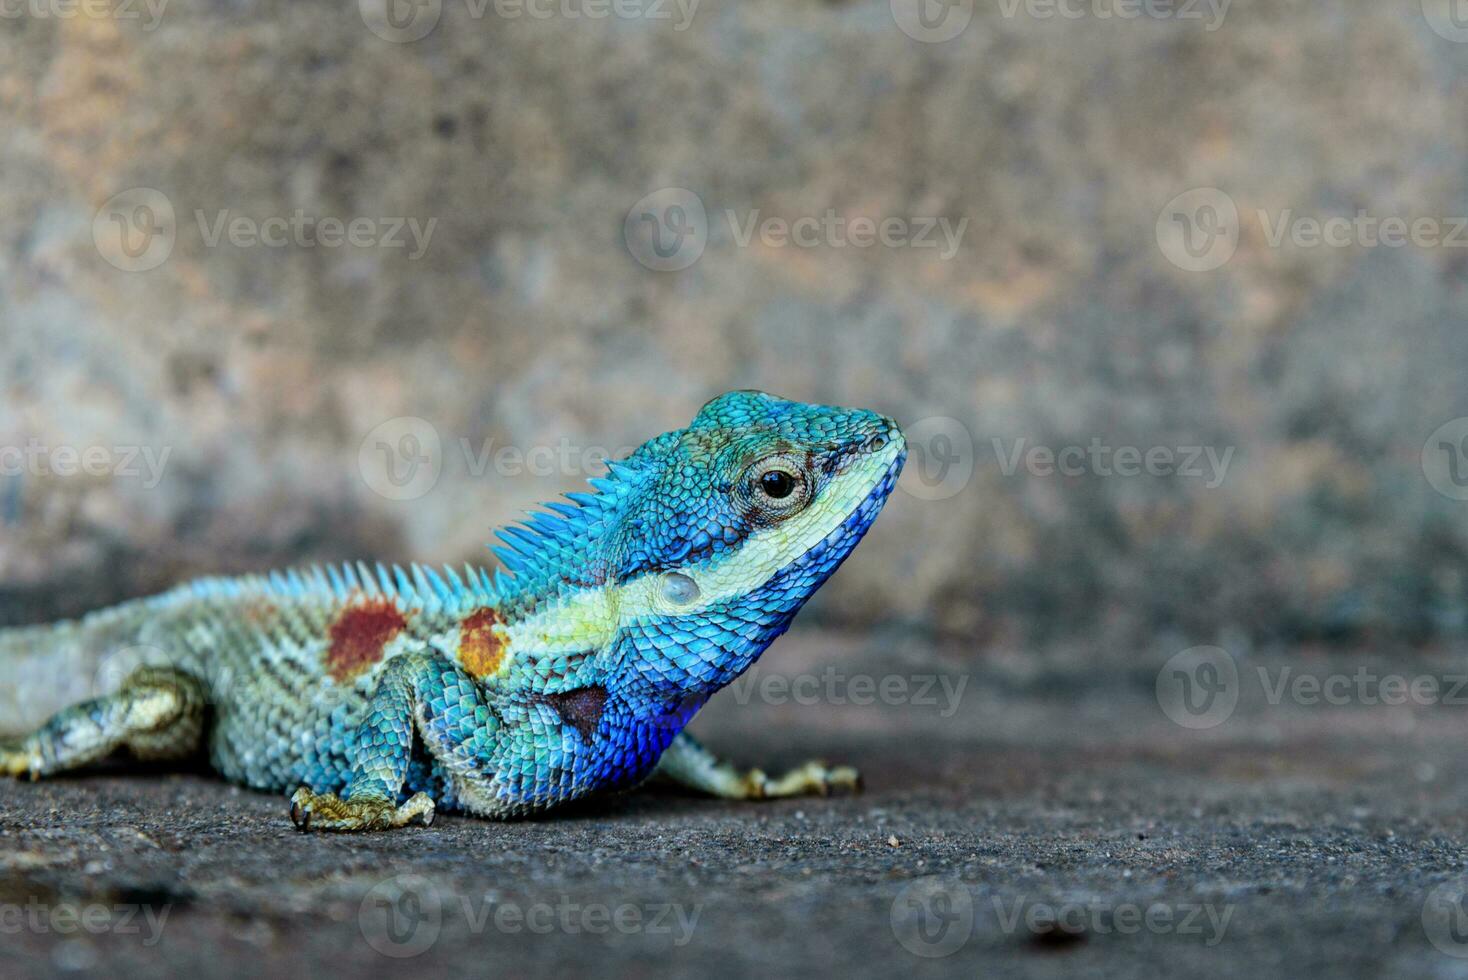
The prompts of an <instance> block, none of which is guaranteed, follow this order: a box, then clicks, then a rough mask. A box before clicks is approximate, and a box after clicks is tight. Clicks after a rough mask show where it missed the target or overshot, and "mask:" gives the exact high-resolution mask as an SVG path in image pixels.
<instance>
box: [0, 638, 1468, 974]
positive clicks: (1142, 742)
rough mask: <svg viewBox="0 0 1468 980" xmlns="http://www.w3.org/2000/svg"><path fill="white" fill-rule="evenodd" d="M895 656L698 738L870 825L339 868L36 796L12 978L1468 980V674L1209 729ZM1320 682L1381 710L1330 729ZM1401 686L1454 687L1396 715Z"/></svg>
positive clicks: (463, 835)
mask: <svg viewBox="0 0 1468 980" xmlns="http://www.w3.org/2000/svg"><path fill="white" fill-rule="evenodd" d="M889 639H890V638H886V639H884V638H882V637H869V638H860V637H840V636H830V635H825V634H820V633H810V632H806V633H798V634H796V635H793V636H791V637H789V638H787V639H786V640H784V641H782V642H781V643H780V644H779V645H778V646H777V647H776V648H775V649H774V650H772V651H771V653H770V654H769V655H768V656H767V658H766V662H765V663H764V664H762V665H761V666H760V668H759V671H760V672H759V673H757V674H756V675H755V677H754V678H753V679H752V683H748V684H746V686H744V687H742V688H734V689H730V690H727V691H725V692H724V693H723V694H721V695H720V696H719V698H718V699H716V700H715V702H714V703H713V704H711V705H710V706H709V708H708V709H706V711H705V712H704V714H703V715H701V716H700V718H699V719H698V722H697V723H696V725H695V729H696V730H697V731H698V732H699V733H700V734H701V735H703V736H704V738H705V740H706V741H707V742H709V743H710V744H711V745H713V746H714V747H716V748H719V749H722V750H723V751H725V752H727V753H729V754H732V755H733V756H734V757H736V758H737V759H738V760H740V761H742V762H747V763H753V762H756V761H758V762H761V763H770V764H784V765H789V764H792V763H794V762H796V761H798V760H800V759H802V758H804V757H806V756H808V755H813V754H814V755H822V756H826V757H829V758H832V759H839V760H841V761H845V762H851V763H853V764H856V765H858V766H859V767H860V768H862V770H863V772H864V774H865V777H866V781H867V787H866V791H865V792H864V793H863V794H861V795H859V796H855V797H843V798H831V799H802V800H791V801H779V802H768V803H757V804H734V803H724V802H718V801H711V800H705V799H699V798H695V797H691V796H686V795H682V794H680V793H677V792H674V791H671V790H657V791H644V792H641V793H638V794H635V795H632V796H629V797H624V798H621V799H617V800H613V801H610V802H606V803H602V804H598V805H594V806H584V807H582V808H580V809H577V810H574V811H573V812H570V813H567V814H564V815H558V816H555V817H552V818H547V819H542V820H536V821H526V822H518V823H509V824H496V823H489V822H485V821H480V820H474V819H467V818H460V817H448V816H441V817H440V818H439V819H438V820H437V821H436V822H435V823H434V824H433V826H432V827H430V828H414V829H410V830H406V831H401V832H396V833H387V834H380V835H371V836H314V835H304V834H300V833H297V832H296V831H295V830H293V829H292V827H291V824H290V821H289V819H288V818H287V813H286V811H287V806H286V804H285V802H284V800H283V799H280V798H276V797H273V796H269V795H263V794H259V793H254V792H250V791H245V790H239V789H236V788H233V787H230V786H227V785H224V784H223V783H221V782H219V781H217V780H215V779H213V778H212V777H210V776H209V775H207V774H205V773H187V774H179V773H172V772H160V771H156V770H155V771H152V772H148V773H142V774H135V773H132V772H128V771H122V770H120V769H108V770H104V771H102V772H99V773H94V774H88V775H83V776H77V777H74V778H65V779H58V780H55V781H51V782H45V783H39V784H13V785H5V786H3V787H0V943H3V948H4V950H5V956H4V961H5V964H6V965H5V966H4V967H3V968H0V972H3V973H4V974H6V975H20V976H48V975H53V974H56V973H59V972H75V973H77V974H81V975H107V976H109V977H127V976H142V975H146V976H159V975H164V974H163V972H162V971H168V973H170V974H177V975H187V976H207V977H216V976H218V977H230V976H249V977H260V976H288V975H305V976H334V975H354V976H364V975H365V976H372V975H378V974H383V975H386V974H389V973H396V972H399V971H401V970H403V969H404V968H407V969H411V970H414V971H415V972H416V971H422V975H426V976H464V975H475V976H484V975H488V976H494V977H500V976H506V977H521V976H525V977H541V976H554V975H562V974H570V975H586V974H595V975H598V976H627V977H641V976H649V975H663V974H674V975H687V976H704V975H723V974H729V975H741V976H742V975H748V976H765V975H770V974H775V973H778V974H790V973H796V972H799V973H803V974H807V975H809V974H820V975H825V974H832V975H839V976H845V977H855V976H887V977H890V976H893V975H894V974H896V975H902V976H911V977H925V976H930V975H932V976H936V975H950V974H951V975H963V976H976V975H982V976H1022V977H1023V976H1070V975H1075V974H1092V973H1098V974H1104V975H1109V976H1133V975H1135V976H1157V975H1178V976H1195V977H1196V976H1219V977H1223V976H1229V977H1238V976H1246V977H1251V978H1258V977H1266V976H1281V977H1285V976H1289V977H1298V976H1310V975H1315V976H1329V977H1331V978H1332V980H1336V978H1345V977H1356V976H1360V977H1378V976H1384V975H1401V976H1412V977H1433V976H1464V975H1468V929H1465V928H1464V926H1465V924H1468V915H1464V912H1463V905H1464V903H1463V902H1462V893H1461V890H1460V886H1461V885H1463V884H1468V870H1465V849H1464V844H1465V842H1468V751H1465V738H1464V736H1465V735H1468V710H1465V708H1464V706H1463V704H1461V703H1459V701H1460V698H1459V697H1458V696H1457V694H1456V692H1454V691H1453V690H1452V689H1451V688H1452V685H1453V683H1454V682H1453V677H1454V672H1455V671H1456V672H1457V673H1464V672H1468V666H1464V664H1468V662H1465V661H1463V660H1462V659H1461V658H1454V659H1448V658H1443V659H1440V660H1432V661H1417V662H1412V663H1411V664H1410V665H1408V666H1404V665H1403V663H1401V662H1390V661H1382V662H1376V661H1370V660H1365V661H1363V660H1358V659H1354V658H1352V659H1342V658H1340V657H1323V656H1322V657H1296V658H1293V659H1291V660H1290V661H1283V660H1280V661H1274V660H1270V659H1267V658H1263V659H1258V660H1241V661H1240V673H1241V677H1242V678H1243V679H1242V680H1241V681H1240V682H1239V687H1238V691H1239V699H1238V705H1237V708H1236V709H1235V710H1234V711H1233V713H1232V714H1231V715H1230V717H1228V718H1227V719H1226V720H1223V721H1222V722H1221V723H1220V724H1218V725H1216V726H1215V727H1212V728H1208V729H1193V728H1187V727H1183V726H1181V725H1178V724H1176V723H1174V722H1173V721H1171V720H1170V719H1169V717H1168V715H1167V714H1166V713H1165V712H1164V711H1163V710H1162V709H1161V708H1160V707H1159V701H1158V699H1157V697H1156V694H1155V683H1156V677H1157V666H1158V665H1157V664H1156V663H1151V662H1150V661H1148V663H1149V664H1150V666H1149V667H1147V668H1135V669H1131V668H1129V669H1114V668H1113V669H1105V670H1102V669H1097V670H1094V671H1091V670H1079V671H1078V670H1074V669H1072V670H1039V669H1036V668H1034V667H1032V666H1030V665H1029V663H1028V662H1027V660H1026V658H1024V657H1019V656H1001V655H991V656H989V657H986V658H985V659H984V660H983V661H982V665H981V666H979V667H978V668H977V669H969V668H968V667H967V666H966V665H968V664H972V663H974V661H973V660H972V658H971V655H970V654H968V653H964V654H963V659H960V658H959V657H958V655H957V654H952V655H945V654H944V653H942V652H935V651H931V650H925V649H923V648H921V647H920V646H915V645H912V644H908V645H906V646H903V645H897V644H894V643H892V642H889ZM893 650H896V651H897V652H895V653H893V652H890V651H893ZM1455 665H1458V666H1455ZM1261 671H1262V673H1261ZM1302 673H1303V674H1308V675H1310V676H1314V677H1326V678H1328V677H1346V678H1347V681H1343V682H1341V683H1340V684H1339V685H1337V687H1335V688H1332V689H1331V690H1334V691H1335V697H1334V698H1333V703H1324V702H1321V701H1319V699H1316V700H1315V701H1314V702H1312V696H1311V694H1310V690H1311V688H1309V687H1308V686H1306V687H1297V686H1293V685H1295V684H1296V681H1297V678H1298V677H1299V676H1300V675H1301V674H1302ZM1391 673H1401V674H1405V675H1406V676H1407V678H1408V680H1412V679H1417V678H1423V677H1426V678H1431V679H1432V682H1433V683H1440V684H1441V685H1442V686H1440V687H1438V688H1437V690H1438V694H1437V695H1436V696H1433V697H1426V696H1417V697H1409V698H1408V699H1407V701H1408V703H1405V704H1391V703H1376V702H1378V701H1381V700H1382V698H1380V697H1377V694H1376V693H1373V692H1374V691H1375V690H1376V689H1375V688H1373V687H1372V686H1371V684H1372V678H1376V679H1378V680H1379V679H1380V678H1381V677H1382V676H1384V675H1387V674H1391ZM1362 677H1364V678H1365V680H1364V681H1355V682H1351V681H1350V678H1362ZM864 678H868V679H870V682H871V683H872V684H874V685H876V687H875V690H876V691H877V693H876V694H875V695H873V696H872V697H871V699H872V700H874V701H875V702H876V703H870V704H869V703H864V702H866V701H867V700H869V695H868V690H869V689H868V687H867V686H866V685H867V683H868V682H867V680H864ZM1282 681H1283V682H1284V683H1283V685H1282V684H1281V682H1282ZM884 682H885V683H886V685H887V687H886V688H885V689H884V688H882V687H881V685H882V684H883V683H884ZM945 683H946V684H947V686H946V687H944V684H945ZM960 684H961V685H962V686H961V687H960ZM1280 690H1284V691H1285V692H1286V693H1284V694H1283V696H1273V697H1272V696H1271V694H1272V692H1275V693H1276V694H1277V692H1278V691H1280ZM1422 690H1425V689H1419V695H1420V694H1421V693H1422ZM1342 692H1344V695H1342ZM1378 693H1385V694H1386V696H1387V699H1390V696H1391V693H1392V692H1387V691H1386V689H1385V688H1382V689H1381V692H1378ZM1462 699H1463V700H1468V692H1465V693H1464V695H1463V696H1462ZM1274 702H1277V703H1274ZM1448 702H1451V703H1448ZM1460 917H1462V921H1460Z"/></svg>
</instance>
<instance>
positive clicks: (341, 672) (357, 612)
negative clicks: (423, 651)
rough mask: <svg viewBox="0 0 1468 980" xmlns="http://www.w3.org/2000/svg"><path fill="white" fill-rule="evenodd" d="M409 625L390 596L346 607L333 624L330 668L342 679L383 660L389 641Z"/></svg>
mask: <svg viewBox="0 0 1468 980" xmlns="http://www.w3.org/2000/svg"><path fill="white" fill-rule="evenodd" d="M407 625H408V621H407V620H406V619H404V618H403V614H402V613H401V612H399V611H398V607H397V606H396V605H395V604H393V603H392V602H390V601H388V600H386V599H375V600H373V601H371V602H369V603H366V604H364V605H360V606H352V607H351V608H349V609H344V610H342V613H341V615H340V616H338V617H337V618H336V622H334V623H332V624H331V646H330V647H329V648H328V649H327V651H326V669H327V671H328V672H329V673H330V674H331V676H332V677H334V678H336V679H337V680H338V681H348V680H351V679H352V678H353V677H356V676H357V675H358V674H360V673H362V672H363V671H365V670H367V669H368V668H369V667H371V666H372V665H373V664H375V663H377V662H378V661H379V660H381V659H382V654H383V650H384V649H385V648H386V647H387V645H388V643H390V642H392V639H393V637H395V636H397V635H398V634H399V633H401V632H402V631H403V629H404V627H406V626H407Z"/></svg>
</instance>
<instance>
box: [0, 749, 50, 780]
mask: <svg viewBox="0 0 1468 980" xmlns="http://www.w3.org/2000/svg"><path fill="white" fill-rule="evenodd" d="M0 773H3V774H4V775H6V776H14V777H15V778H16V779H22V778H29V779H30V780H31V781H32V782H34V781H35V780H37V779H40V778H41V758H40V756H38V755H36V754H35V753H34V752H28V751H26V749H25V746H24V743H23V742H22V741H21V740H19V739H14V740H6V741H3V742H0Z"/></svg>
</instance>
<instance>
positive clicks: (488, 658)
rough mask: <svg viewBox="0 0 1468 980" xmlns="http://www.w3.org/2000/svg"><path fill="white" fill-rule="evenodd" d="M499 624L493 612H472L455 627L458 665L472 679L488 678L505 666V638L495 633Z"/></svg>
mask: <svg viewBox="0 0 1468 980" xmlns="http://www.w3.org/2000/svg"><path fill="white" fill-rule="evenodd" d="M499 622H500V619H499V617H498V616H497V615H495V611H494V610H493V609H476V610H475V611H474V612H472V613H470V614H469V615H468V616H466V617H464V621H463V622H461V623H460V624H459V665H460V666H461V667H463V668H464V670H465V671H467V672H468V673H469V674H470V675H471V676H473V677H479V678H483V677H490V676H492V675H494V674H497V673H499V671H500V668H501V667H503V666H504V665H505V658H506V654H507V653H508V650H507V647H506V644H505V638H504V636H503V635H502V634H501V633H500V632H497V631H496V630H495V627H496V626H499Z"/></svg>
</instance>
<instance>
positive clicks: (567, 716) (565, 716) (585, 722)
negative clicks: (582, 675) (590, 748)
mask: <svg viewBox="0 0 1468 980" xmlns="http://www.w3.org/2000/svg"><path fill="white" fill-rule="evenodd" d="M542 697H544V698H545V702H546V703H547V704H549V705H550V706H551V707H552V708H555V709H556V713H557V714H559V715H560V716H561V721H563V722H565V723H566V724H567V725H570V726H571V727H572V728H574V729H576V731H578V732H580V733H581V738H582V740H583V741H585V742H586V743H587V744H588V745H589V744H591V736H592V735H593V734H595V733H596V726H597V725H599V724H601V714H602V711H604V710H605V709H606V706H607V689H606V688H604V687H602V686H601V685H600V684H593V685H591V686H590V687H578V688H576V689H575V690H574V691H559V692H557V693H555V694H545V695H542Z"/></svg>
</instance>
